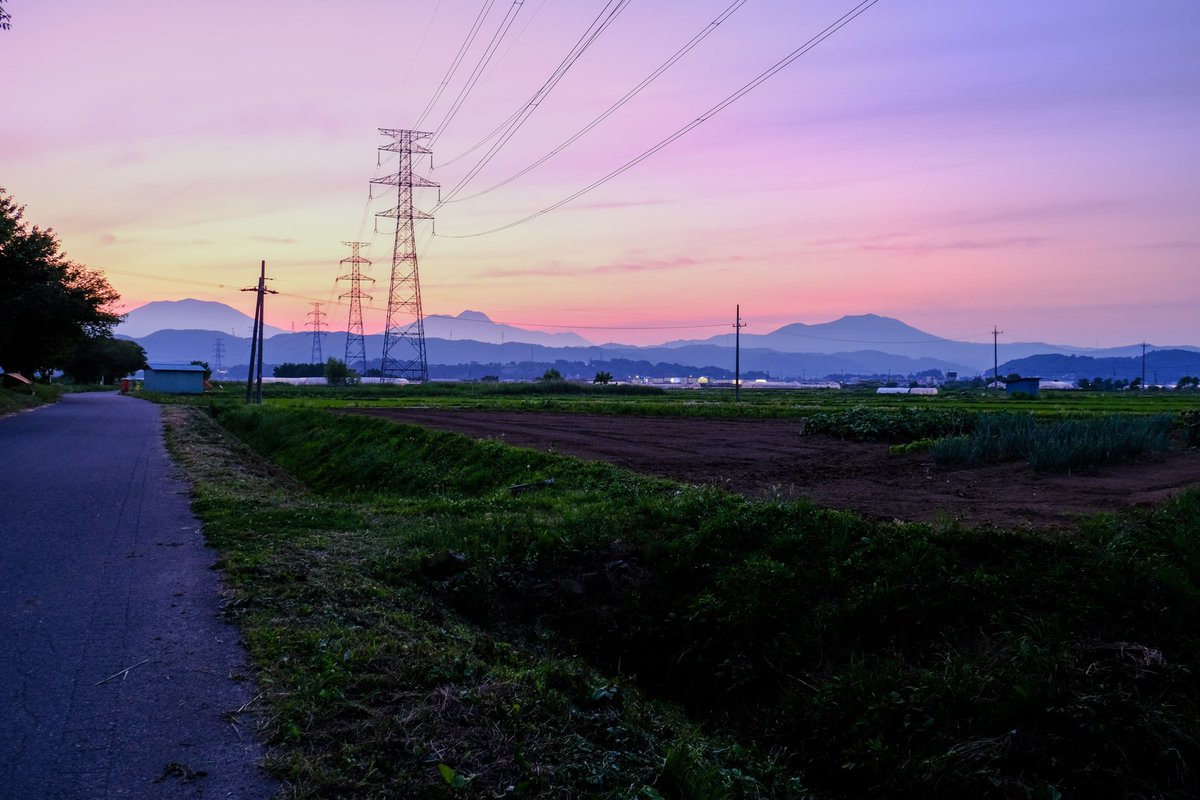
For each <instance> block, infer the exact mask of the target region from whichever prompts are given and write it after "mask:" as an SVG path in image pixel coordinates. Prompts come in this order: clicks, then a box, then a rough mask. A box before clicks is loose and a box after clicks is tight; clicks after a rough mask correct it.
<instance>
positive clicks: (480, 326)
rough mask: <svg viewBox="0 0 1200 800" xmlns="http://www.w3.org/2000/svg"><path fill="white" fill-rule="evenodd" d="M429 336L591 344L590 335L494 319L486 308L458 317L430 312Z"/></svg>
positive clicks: (549, 344)
mask: <svg viewBox="0 0 1200 800" xmlns="http://www.w3.org/2000/svg"><path fill="white" fill-rule="evenodd" d="M425 336H426V337H436V338H438V339H470V340H472V341H476V342H487V343H490V344H503V343H504V342H525V343H526V344H540V345H545V346H547V347H588V346H589V345H591V342H589V341H588V340H587V339H584V338H583V337H582V336H580V335H578V334H575V333H542V332H541V331H529V330H525V329H524V328H518V327H516V326H514V325H505V324H503V323H497V322H492V320H491V319H490V318H489V317H488V315H487V314H484V313H483V312H482V311H463V312H462V313H461V314H459V315H458V316H456V317H451V316H447V315H445V314H430V315H429V316H427V317H425Z"/></svg>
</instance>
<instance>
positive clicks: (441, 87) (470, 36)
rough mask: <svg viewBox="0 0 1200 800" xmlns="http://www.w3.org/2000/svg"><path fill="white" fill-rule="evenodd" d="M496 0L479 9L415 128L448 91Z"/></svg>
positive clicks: (487, 1) (485, 3)
mask: <svg viewBox="0 0 1200 800" xmlns="http://www.w3.org/2000/svg"><path fill="white" fill-rule="evenodd" d="M495 2H496V0H485V2H484V4H483V8H481V9H479V15H478V16H477V17H475V22H474V23H472V25H471V30H469V31H468V32H467V38H466V39H464V40H463V43H462V45H460V46H459V48H458V54H457V55H455V56H454V60H453V61H452V62H450V67H449V68H448V69H447V70H446V74H445V75H444V76H443V77H442V82H441V83H440V84H438V88H437V89H436V90H435V91H434V93H433V97H431V98H429V102H428V103H426V104H425V110H424V111H422V112H421V116H419V117H417V121H416V124H414V125H413V128H420V127H421V123H422V122H424V121H425V117H427V116H428V115H429V112H430V111H431V110H432V109H433V106H434V104H436V103H437V101H438V100H439V99H441V96H442V92H444V91H446V87H447V86H449V85H450V81H451V79H453V78H454V73H455V72H457V71H458V67H459V65H460V64H462V60H463V58H464V57H465V56H466V54H467V51H468V50H469V49H471V44H472V43H473V42H474V41H475V37H476V36H477V35H479V29H480V28H481V27H483V20H484V18H485V17H486V16H487V15H488V12H489V11H491V9H492V6H493V5H494V4H495Z"/></svg>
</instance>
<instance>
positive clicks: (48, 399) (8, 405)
mask: <svg viewBox="0 0 1200 800" xmlns="http://www.w3.org/2000/svg"><path fill="white" fill-rule="evenodd" d="M63 391H64V390H63V388H62V387H60V386H55V385H47V384H44V383H35V384H33V386H32V390H31V387H28V386H24V387H21V388H0V416H3V415H4V414H12V413H14V412H16V411H24V410H25V409H29V408H36V407H37V406H40V405H44V404H46V403H54V402H56V401H57V400H58V398H59V397H61V396H62V394H63Z"/></svg>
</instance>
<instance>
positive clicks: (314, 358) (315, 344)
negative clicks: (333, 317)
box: [304, 303, 325, 364]
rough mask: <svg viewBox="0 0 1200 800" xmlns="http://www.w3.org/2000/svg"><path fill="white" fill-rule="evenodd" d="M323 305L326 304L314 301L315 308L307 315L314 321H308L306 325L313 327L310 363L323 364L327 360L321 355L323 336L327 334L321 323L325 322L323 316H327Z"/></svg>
mask: <svg viewBox="0 0 1200 800" xmlns="http://www.w3.org/2000/svg"><path fill="white" fill-rule="evenodd" d="M323 305H325V304H324V303H313V304H312V307H313V310H312V311H310V312H308V314H306V315H305V316H308V317H311V318H312V322H309V323H306V324H305V326H304V327H306V328H312V337H313V340H312V355H310V356H309V358H308V363H310V364H321V363H323V362H324V361H325V359H324V358H322V357H321V337H322V336H324V335H325V331H324V330H322V329H321V325H322V324H323V323H322V320H321V318H322V317H324V316H325V312H324V311H322V310H321V306H323Z"/></svg>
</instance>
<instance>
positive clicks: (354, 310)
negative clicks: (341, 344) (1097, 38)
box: [338, 242, 375, 377]
mask: <svg viewBox="0 0 1200 800" xmlns="http://www.w3.org/2000/svg"><path fill="white" fill-rule="evenodd" d="M342 244H344V245H346V246H347V247H349V248H350V257H349V258H343V259H342V260H341V261H339V262H338V263H339V264H349V265H350V267H349V269H350V271H349V272H348V273H347V274H345V275H338V280H339V281H350V291H348V292H346V293H345V294H343V295H339V299H340V300H347V299H349V301H350V319H349V321H347V323H346V366H347V367H350V368H351V369H353V368H354V365H355V364H358V365H359V367H360V368H359V370H358V374H359V375H362V376H364V377H365V376H366V374H367V340H366V337H364V336H363V318H362V301H363V298H364V297H365V298H366V299H368V300H370V299H371V295H369V294H363V291H362V282H363V281H370V282H371V283H374V282H375V279H374V278H372V277H371V276H370V275H363V273H362V268H363V265H364V264H366V265H367V266H370V265H371V262H370V261H368V260H367V259H365V258H363V257H362V256H360V255H359V254H358V249H359V248H360V247H362V246H363V245H364V244H366V242H342Z"/></svg>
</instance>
